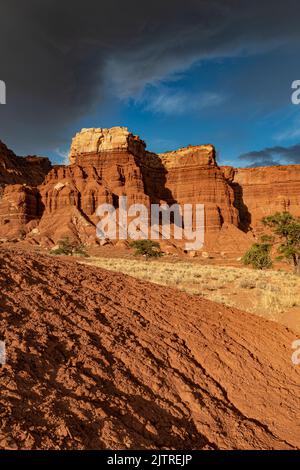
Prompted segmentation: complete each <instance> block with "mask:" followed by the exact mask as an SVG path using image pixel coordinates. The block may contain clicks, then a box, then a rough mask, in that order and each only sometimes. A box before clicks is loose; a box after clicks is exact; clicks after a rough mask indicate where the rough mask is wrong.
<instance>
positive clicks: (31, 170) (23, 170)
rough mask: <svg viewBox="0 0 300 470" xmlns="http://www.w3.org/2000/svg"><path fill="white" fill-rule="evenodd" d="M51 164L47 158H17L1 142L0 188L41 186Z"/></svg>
mask: <svg viewBox="0 0 300 470" xmlns="http://www.w3.org/2000/svg"><path fill="white" fill-rule="evenodd" d="M50 169H51V163H50V160H49V159H48V158H45V157H36V156H29V157H17V156H16V155H15V154H14V153H13V152H12V151H11V150H9V149H8V148H7V147H6V145H5V144H4V143H3V142H1V141H0V186H3V185H5V184H23V183H25V184H27V185H32V186H37V185H39V184H41V183H42V182H43V180H44V178H45V175H46V174H47V173H48V172H49V171H50Z"/></svg>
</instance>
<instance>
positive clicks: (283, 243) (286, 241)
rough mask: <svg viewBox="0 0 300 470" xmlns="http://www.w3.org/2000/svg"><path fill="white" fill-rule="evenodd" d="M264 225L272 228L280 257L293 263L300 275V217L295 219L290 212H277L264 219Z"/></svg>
mask: <svg viewBox="0 0 300 470" xmlns="http://www.w3.org/2000/svg"><path fill="white" fill-rule="evenodd" d="M262 222H263V224H264V225H265V226H266V227H268V228H270V229H271V230H272V232H273V233H274V236H275V238H274V239H275V244H277V251H278V253H279V256H278V258H277V259H287V260H289V261H290V262H292V264H293V266H294V270H295V273H296V274H298V275H299V274H300V217H293V216H292V214H290V213H289V212H276V214H274V215H269V216H267V217H264V218H263V220H262Z"/></svg>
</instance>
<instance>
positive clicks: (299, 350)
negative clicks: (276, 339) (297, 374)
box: [292, 339, 300, 366]
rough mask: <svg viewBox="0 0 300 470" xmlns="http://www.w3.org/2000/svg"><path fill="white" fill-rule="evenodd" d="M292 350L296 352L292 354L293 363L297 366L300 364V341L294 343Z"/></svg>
mask: <svg viewBox="0 0 300 470" xmlns="http://www.w3.org/2000/svg"><path fill="white" fill-rule="evenodd" d="M292 349H295V350H296V351H295V352H293V354H292V363H293V364H294V365H296V366H298V365H299V364H300V339H296V340H295V341H293V343H292Z"/></svg>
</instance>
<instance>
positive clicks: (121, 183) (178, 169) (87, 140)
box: [40, 127, 244, 241]
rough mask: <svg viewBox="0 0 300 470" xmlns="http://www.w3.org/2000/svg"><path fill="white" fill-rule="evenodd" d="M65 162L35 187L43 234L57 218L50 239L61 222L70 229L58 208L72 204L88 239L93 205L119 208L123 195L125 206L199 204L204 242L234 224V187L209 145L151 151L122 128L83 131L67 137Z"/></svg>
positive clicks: (92, 234) (65, 208) (236, 220)
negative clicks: (67, 162) (86, 225)
mask: <svg viewBox="0 0 300 470" xmlns="http://www.w3.org/2000/svg"><path fill="white" fill-rule="evenodd" d="M70 162H71V165H70V166H69V167H62V166H61V167H55V168H53V169H52V171H51V172H50V173H49V174H48V176H47V177H46V179H45V182H44V183H43V184H42V185H41V186H40V192H41V195H42V200H43V203H44V205H45V211H44V214H43V217H42V220H41V226H43V227H45V231H47V230H48V235H49V229H48V228H47V227H49V226H52V227H54V225H53V224H54V221H55V220H57V222H56V224H55V228H54V230H52V233H51V234H50V237H51V238H52V239H57V234H58V233H59V234H61V231H62V223H64V225H65V231H66V232H67V231H68V230H69V228H70V219H69V217H67V218H65V220H64V221H63V220H62V216H61V214H62V211H65V213H67V211H69V210H70V209H71V208H77V209H78V210H79V212H80V213H81V214H82V216H84V217H86V220H87V222H88V223H90V224H91V226H90V227H91V230H90V232H89V233H90V234H89V236H88V239H89V241H94V240H93V239H95V229H94V224H95V223H96V222H97V221H98V220H99V219H98V218H97V217H96V214H95V212H96V209H97V207H98V206H99V205H100V204H102V203H110V204H113V205H114V206H115V208H116V209H118V199H119V197H120V196H124V195H125V196H127V199H128V205H131V204H133V203H142V204H144V205H146V207H147V208H149V209H150V203H164V202H165V203H167V204H169V205H171V204H174V203H178V204H180V205H182V204H185V203H188V204H196V203H199V204H204V205H205V224H206V234H207V241H209V240H210V239H211V237H215V236H216V235H219V232H220V230H221V229H222V227H223V226H226V225H234V226H236V227H237V226H238V223H239V214H238V210H237V209H236V208H235V207H234V205H233V200H234V191H233V189H232V188H231V186H230V185H229V184H228V183H227V181H226V179H225V178H224V175H223V172H222V171H221V169H220V168H219V167H218V165H217V163H216V159H215V149H214V147H213V146H212V145H202V146H193V147H192V146H191V147H187V148H183V149H180V150H177V151H174V152H169V153H164V154H161V155H156V154H154V153H151V152H148V151H146V150H145V143H144V141H142V140H141V139H139V137H137V136H134V135H133V134H131V133H130V132H129V131H128V130H127V129H126V128H123V127H116V128H112V129H83V130H82V131H81V132H80V133H78V134H76V136H75V138H74V139H73V141H72V145H71V150H70ZM200 182H201V183H200ZM199 183H200V184H199ZM66 221H67V224H66ZM71 225H72V224H71ZM92 227H93V228H92ZM72 232H74V230H73V229H72ZM42 235H43V232H42ZM243 236H244V234H243V233H241V237H243ZM80 237H82V234H81V235H80ZM85 237H86V234H85Z"/></svg>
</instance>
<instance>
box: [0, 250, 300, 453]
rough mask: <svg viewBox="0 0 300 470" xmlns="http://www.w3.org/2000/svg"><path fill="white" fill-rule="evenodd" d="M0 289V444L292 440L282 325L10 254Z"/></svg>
mask: <svg viewBox="0 0 300 470" xmlns="http://www.w3.org/2000/svg"><path fill="white" fill-rule="evenodd" d="M0 286H1V294H2V297H3V299H5V300H3V302H2V303H1V320H0V337H1V340H5V341H6V352H7V363H6V365H4V366H2V367H1V368H0V381H1V395H0V413H1V420H0V447H1V448H4V449H16V448H18V449H145V448H146V449H160V450H161V449H296V448H297V449H299V448H300V426H299V420H298V419H297V412H298V410H299V409H300V393H299V385H300V369H299V366H298V367H297V366H295V365H293V363H292V361H291V354H292V349H291V344H292V342H293V341H294V340H295V337H296V335H295V333H294V332H292V331H290V330H288V329H287V328H285V327H283V326H282V325H279V324H276V323H274V322H270V321H267V320H264V319H263V318H260V317H258V316H254V315H251V314H246V313H243V312H241V311H238V310H236V309H233V308H229V307H225V306H222V305H218V304H215V303H213V302H210V301H208V300H206V299H204V298H200V297H198V296H197V297H196V296H190V295H188V294H185V293H183V292H179V291H176V290H174V289H170V288H167V287H161V286H158V285H153V284H151V283H149V282H142V281H139V280H137V279H134V278H132V277H129V276H126V275H123V274H119V273H112V272H109V271H106V270H102V269H99V268H93V267H89V266H84V265H81V264H78V263H76V262H75V261H74V260H72V259H70V258H67V257H66V258H65V260H63V259H62V258H61V257H59V258H53V257H50V256H43V255H38V254H33V253H32V254H29V253H27V254H25V253H22V252H21V251H20V250H12V251H4V250H3V249H2V250H0Z"/></svg>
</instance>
